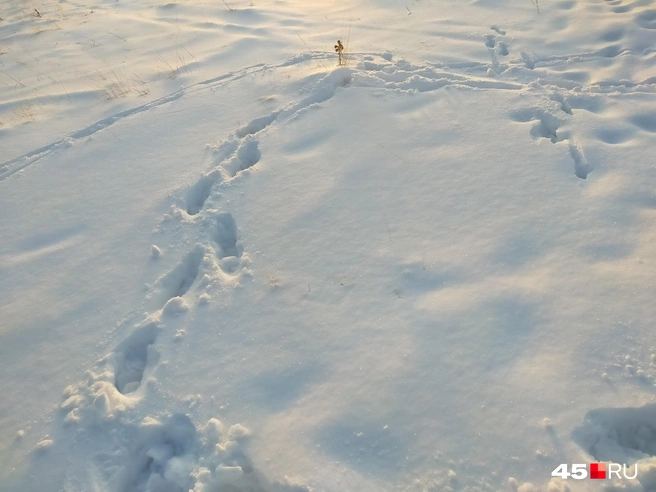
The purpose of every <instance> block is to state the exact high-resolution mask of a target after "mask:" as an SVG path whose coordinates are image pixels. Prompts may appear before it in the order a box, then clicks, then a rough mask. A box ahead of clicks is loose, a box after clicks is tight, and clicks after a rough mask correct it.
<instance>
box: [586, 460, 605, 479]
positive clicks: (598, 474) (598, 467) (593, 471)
mask: <svg viewBox="0 0 656 492" xmlns="http://www.w3.org/2000/svg"><path fill="white" fill-rule="evenodd" d="M590 478H591V479H592V480H605V479H606V463H590Z"/></svg>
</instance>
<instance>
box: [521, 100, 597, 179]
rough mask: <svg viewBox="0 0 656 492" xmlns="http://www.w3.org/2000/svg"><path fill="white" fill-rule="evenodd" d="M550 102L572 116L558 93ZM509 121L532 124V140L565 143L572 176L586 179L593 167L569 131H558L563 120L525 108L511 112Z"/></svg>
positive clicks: (540, 109) (538, 109)
mask: <svg viewBox="0 0 656 492" xmlns="http://www.w3.org/2000/svg"><path fill="white" fill-rule="evenodd" d="M551 100H552V101H554V102H557V103H558V105H559V109H560V111H561V112H562V113H564V114H565V115H566V117H568V116H571V115H572V103H571V102H570V101H569V100H568V99H566V98H565V97H564V96H563V95H562V94H560V93H554V94H553V95H552V96H551ZM510 119H511V120H513V121H516V122H519V123H529V122H534V123H533V126H532V127H531V131H530V134H531V136H532V137H533V138H535V139H538V138H547V139H549V140H550V141H551V143H554V144H555V143H558V142H563V141H567V142H568V147H569V154H570V157H571V158H572V160H573V161H574V174H575V175H576V177H578V178H580V179H586V178H587V177H588V174H590V173H591V172H592V170H593V167H592V166H591V165H590V164H589V163H588V161H587V159H586V157H585V154H584V153H583V149H582V148H581V146H580V145H579V144H578V143H576V141H575V140H574V138H573V137H572V135H571V133H570V132H569V131H562V132H561V131H559V129H560V127H561V126H562V125H563V124H564V122H565V121H564V120H563V119H562V118H559V117H557V116H555V115H554V114H553V113H552V112H550V111H549V110H547V109H543V108H525V109H520V110H516V111H513V112H512V113H511V114H510Z"/></svg>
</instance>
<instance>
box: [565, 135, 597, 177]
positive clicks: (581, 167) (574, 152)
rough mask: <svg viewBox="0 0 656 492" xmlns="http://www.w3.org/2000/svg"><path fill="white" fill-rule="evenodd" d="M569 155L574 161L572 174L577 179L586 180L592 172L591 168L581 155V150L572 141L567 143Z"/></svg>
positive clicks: (583, 155)
mask: <svg viewBox="0 0 656 492" xmlns="http://www.w3.org/2000/svg"><path fill="white" fill-rule="evenodd" d="M569 154H570V155H571V156H572V159H573V160H574V174H576V177H577V178H581V179H586V178H587V177H588V174H590V172H591V171H592V167H590V165H589V164H588V161H587V160H586V158H585V154H583V149H581V146H580V145H579V144H577V143H574V142H573V141H572V140H570V141H569Z"/></svg>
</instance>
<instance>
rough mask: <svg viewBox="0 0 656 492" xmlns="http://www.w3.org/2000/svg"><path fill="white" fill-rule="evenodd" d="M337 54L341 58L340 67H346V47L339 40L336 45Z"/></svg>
mask: <svg viewBox="0 0 656 492" xmlns="http://www.w3.org/2000/svg"><path fill="white" fill-rule="evenodd" d="M335 53H337V55H338V56H339V65H344V45H343V44H342V42H341V41H340V40H339V39H338V40H337V44H336V45H335Z"/></svg>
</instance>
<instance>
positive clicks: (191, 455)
mask: <svg viewBox="0 0 656 492" xmlns="http://www.w3.org/2000/svg"><path fill="white" fill-rule="evenodd" d="M350 80H351V71H350V70H349V69H338V70H336V71H335V72H333V73H332V74H329V75H328V76H327V77H326V78H325V79H324V80H323V83H322V84H320V85H319V86H318V87H316V88H315V91H314V92H313V93H312V94H311V95H310V96H308V97H306V98H305V99H303V100H301V101H300V102H299V103H297V104H295V105H292V106H291V107H289V108H285V109H282V110H280V111H277V112H276V113H273V114H272V115H270V116H267V117H263V118H258V119H255V120H253V121H252V122H251V123H249V124H248V125H246V126H245V127H243V128H241V129H239V130H238V131H237V132H236V133H235V135H234V137H233V138H232V139H230V140H228V141H227V142H224V143H223V144H222V145H220V146H219V148H217V149H216V151H215V153H214V159H213V168H212V169H211V170H210V171H209V172H208V173H206V174H204V175H203V176H201V178H200V179H199V180H198V181H197V182H196V183H195V184H194V185H193V186H191V187H190V189H189V190H188V191H187V193H186V195H185V197H184V210H181V211H180V212H181V215H179V217H180V218H181V224H182V225H183V226H190V227H196V226H200V228H201V231H202V232H201V234H205V235H206V237H207V241H205V242H204V243H199V244H196V245H195V246H193V248H192V249H191V251H189V252H188V253H187V254H186V255H185V256H184V257H183V258H182V259H181V260H180V261H179V263H178V264H177V265H176V266H175V267H174V268H172V269H171V270H170V271H169V272H168V273H166V274H164V275H162V276H161V277H160V278H159V279H158V280H157V281H156V282H155V283H154V284H153V287H152V288H151V289H150V292H149V294H148V295H147V296H146V304H147V305H150V306H153V308H154V312H153V313H152V314H150V315H146V318H145V320H144V321H143V322H141V323H139V324H138V325H137V326H136V327H135V328H134V329H133V331H132V333H131V334H130V335H129V336H127V338H125V339H124V340H123V341H122V342H121V343H120V344H119V345H118V346H117V347H116V348H115V349H114V351H113V352H112V353H111V354H109V355H107V356H106V357H105V358H104V359H102V360H101V361H99V363H98V372H93V371H90V372H89V379H88V381H87V382H86V383H81V384H80V385H79V386H77V387H75V386H70V387H69V388H67V389H66V390H65V392H64V401H63V403H62V404H61V411H62V412H63V416H64V417H63V422H64V424H68V425H72V424H74V423H77V422H85V421H86V422H88V421H89V419H91V421H92V422H98V421H102V422H104V425H105V426H111V425H114V426H115V427H116V428H114V429H112V430H110V431H108V436H107V439H110V440H112V441H113V442H116V446H117V449H118V450H119V451H118V452H117V453H116V455H117V456H118V455H120V456H122V457H123V459H122V461H121V463H119V464H117V468H118V469H120V470H121V472H120V473H118V475H117V476H116V477H114V479H113V484H112V485H110V489H111V490H115V491H117V492H118V491H120V492H126V491H129V492H149V491H156V492H160V491H164V490H166V491H171V492H184V491H186V490H190V489H191V488H193V489H194V490H196V489H197V487H199V486H198V481H197V482H196V487H194V480H195V479H197V478H198V477H201V478H199V479H198V480H200V481H201V482H202V483H203V484H207V485H206V486H207V487H208V488H207V489H206V488H205V485H202V486H200V488H198V490H231V491H234V492H240V491H246V490H261V491H265V490H269V485H268V484H267V482H266V480H265V479H264V478H263V477H262V476H261V475H260V474H259V473H257V472H256V471H255V470H254V469H253V466H252V464H251V463H250V461H249V460H248V458H247V457H246V456H245V455H244V454H243V453H242V452H241V451H240V449H241V448H240V445H239V442H240V440H241V439H243V438H244V437H245V436H247V435H248V432H247V431H246V429H244V428H243V427H241V426H239V425H238V424H237V425H235V426H232V427H231V428H230V429H229V430H228V431H227V432H224V431H223V430H222V426H221V424H220V423H219V422H218V421H216V420H214V419H212V420H210V422H208V424H207V426H206V427H205V428H203V429H202V430H203V432H204V433H205V434H206V435H204V436H201V437H202V438H201V437H199V436H197V431H196V427H195V426H194V424H193V423H192V422H191V420H190V419H189V418H188V417H187V416H184V415H173V416H171V417H169V419H168V422H165V423H162V422H159V421H157V420H156V419H155V418H153V417H151V416H148V417H146V419H145V420H144V421H143V422H142V424H140V425H135V424H131V423H129V422H126V421H124V420H122V419H118V420H117V417H119V416H120V415H121V414H122V413H123V412H124V411H125V410H127V409H128V408H133V409H134V408H138V407H140V405H139V402H140V401H141V400H143V399H144V398H146V397H147V396H148V390H146V389H144V387H145V386H147V384H145V383H146V381H148V380H149V375H150V374H152V373H153V371H154V370H155V368H156V366H157V364H158V362H159V352H158V350H157V340H158V338H159V337H160V336H162V334H164V333H165V332H170V331H171V327H172V326H175V325H176V324H177V323H178V321H177V319H179V318H181V317H182V316H183V315H184V313H185V312H186V311H187V310H188V305H189V304H188V302H189V301H190V300H191V299H192V298H193V297H194V296H195V295H196V294H198V293H199V291H202V290H203V289H204V288H205V287H206V285H207V284H209V283H211V282H212V281H213V279H214V280H215V279H219V280H222V281H226V282H228V283H232V282H234V281H236V280H238V279H239V276H240V272H241V270H242V267H243V259H244V251H243V247H242V245H241V243H240V241H239V231H238V227H237V222H236V221H235V218H234V216H233V215H232V214H231V213H230V212H227V211H225V210H221V209H220V207H218V206H217V203H214V202H216V201H217V200H218V199H219V198H220V194H219V193H218V192H217V193H216V194H215V198H216V199H217V200H214V202H213V203H212V204H211V206H210V204H209V201H210V200H209V199H210V197H212V196H213V191H216V189H217V187H219V185H220V184H221V183H224V182H226V183H227V182H229V181H230V180H232V179H238V178H239V177H240V175H241V174H242V173H243V172H244V171H246V170H248V169H249V168H252V167H253V166H255V165H256V164H257V163H258V162H259V161H260V159H261V157H262V152H261V150H260V147H259V140H258V139H257V136H256V134H257V133H259V132H261V131H262V130H264V129H266V128H267V127H268V126H269V125H270V124H271V123H273V122H274V121H275V120H276V119H278V118H281V117H292V118H293V117H294V116H295V115H296V114H298V113H299V112H300V111H303V110H305V109H307V108H308V107H310V106H312V105H315V104H319V103H321V102H323V101H326V100H327V99H330V98H331V97H332V96H333V95H334V94H335V91H336V89H337V87H344V86H346V85H347V84H348V83H349V82H350ZM185 213H186V216H185V215H184V214H185ZM207 225H209V227H207ZM154 251H155V252H156V253H157V254H155V255H154V258H157V257H159V254H160V250H159V248H154ZM208 279H209V280H208ZM192 293H193V294H194V295H193V296H192ZM206 295H207V294H202V295H200V296H198V300H199V302H200V303H202V301H203V296H206ZM144 408H145V407H144ZM111 422H114V424H111ZM119 422H120V424H119ZM85 428H86V427H85V426H84V425H83V426H82V427H81V430H82V431H84V429H85ZM121 434H125V435H126V437H125V438H124V440H123V441H121V442H119V441H116V439H117V438H116V436H118V435H121ZM213 442H216V446H214V445H213V444H212V445H211V446H209V447H207V449H205V448H204V446H206V444H204V443H210V444H211V443H213ZM129 443H132V444H129ZM200 451H203V453H200ZM182 458H184V459H185V460H186V461H187V462H191V463H192V467H190V466H189V465H188V464H187V465H185V467H182V468H180V466H181V465H180V459H182ZM126 463H127V465H126ZM206 466H207V467H208V468H207V469H205V468H204V467H206ZM172 467H173V468H172ZM191 468H195V469H198V470H199V472H198V475H197V476H196V477H193V476H192V475H191V471H192V470H191ZM222 470H225V473H224V472H223V471H222ZM275 490H279V491H290V492H291V491H297V492H302V491H307V489H305V488H304V487H288V486H286V485H282V484H277V485H275Z"/></svg>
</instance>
